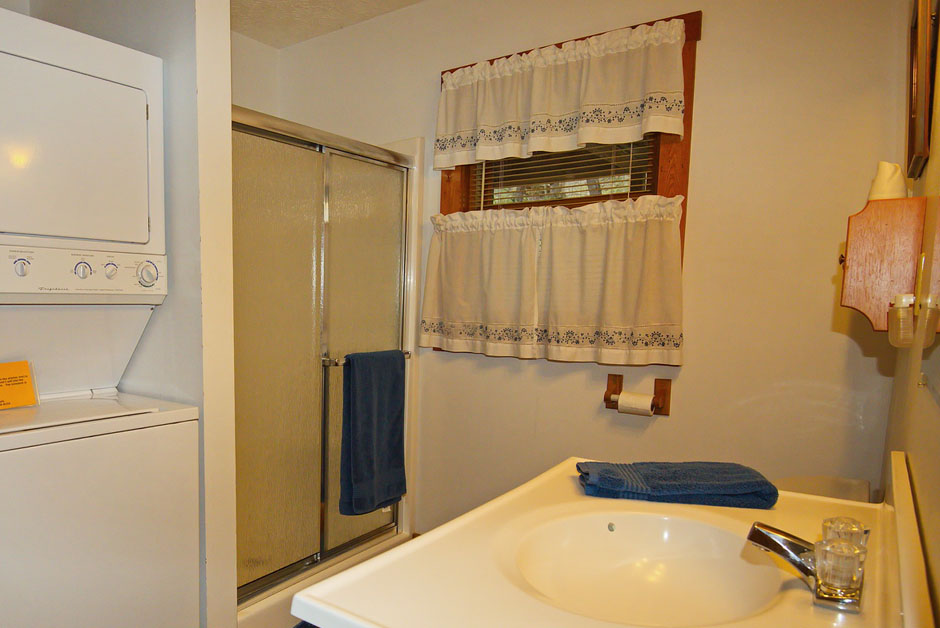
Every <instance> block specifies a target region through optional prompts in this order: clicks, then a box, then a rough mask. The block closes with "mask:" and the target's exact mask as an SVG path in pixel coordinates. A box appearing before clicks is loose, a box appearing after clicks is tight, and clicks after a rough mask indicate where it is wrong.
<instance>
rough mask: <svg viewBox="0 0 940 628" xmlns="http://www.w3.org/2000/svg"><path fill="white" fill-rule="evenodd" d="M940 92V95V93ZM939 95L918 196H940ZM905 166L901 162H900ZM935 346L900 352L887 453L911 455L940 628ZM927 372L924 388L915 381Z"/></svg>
mask: <svg viewBox="0 0 940 628" xmlns="http://www.w3.org/2000/svg"><path fill="white" fill-rule="evenodd" d="M938 93H940V92H938ZM938 116H940V97H938V95H937V93H935V95H934V114H933V119H934V123H933V128H932V130H931V136H932V137H931V138H930V145H931V147H932V148H931V158H930V159H929V160H928V162H927V166H926V168H925V169H924V172H923V174H922V175H921V177H920V178H919V179H917V180H916V181H915V183H914V194H915V195H917V196H937V195H940V123H938V120H940V118H938ZM902 163H903V161H902ZM938 344H940V343H936V342H935V343H934V346H933V347H932V348H930V349H928V350H927V351H926V352H924V354H923V362H921V361H920V360H918V356H916V355H912V354H911V352H912V351H913V349H908V350H902V351H899V352H898V354H899V355H898V370H897V376H896V378H895V384H894V400H893V403H892V408H891V421H890V424H889V426H888V435H887V442H886V446H885V451H891V450H902V451H906V452H907V458H908V466H909V467H910V472H911V483H912V485H913V488H914V501H915V503H916V505H917V516H918V519H919V524H920V530H921V540H922V542H923V546H924V553H925V554H926V561H927V572H928V577H929V581H930V591H931V596H932V598H933V606H934V615H935V617H936V621H937V623H938V624H940V537H938V536H937V534H936V531H937V530H940V462H938V461H940V349H938V348H937V345H938ZM921 373H923V378H924V381H925V382H926V385H924V386H918V385H917V382H918V381H919V379H920V378H921Z"/></svg>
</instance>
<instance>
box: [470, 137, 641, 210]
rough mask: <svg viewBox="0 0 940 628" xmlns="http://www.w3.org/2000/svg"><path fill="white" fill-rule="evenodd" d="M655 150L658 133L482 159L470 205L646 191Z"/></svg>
mask: <svg viewBox="0 0 940 628" xmlns="http://www.w3.org/2000/svg"><path fill="white" fill-rule="evenodd" d="M657 153H658V136H657V137H653V138H647V139H643V140H641V141H639V142H633V143H631V144H610V145H597V144H595V145H590V146H587V147H585V148H581V149H578V150H573V151H568V152H564V153H539V154H536V155H534V156H532V157H530V158H528V159H515V158H510V159H503V160H498V161H489V162H486V163H480V164H477V165H476V166H475V167H474V169H473V172H472V176H471V181H470V207H472V208H474V209H498V208H500V207H503V206H507V205H512V206H520V205H524V204H527V203H528V204H531V203H539V204H545V203H547V202H551V203H557V204H559V205H564V204H565V201H572V203H573V204H578V203H577V200H578V199H596V200H605V199H609V198H626V197H628V196H633V197H635V196H639V195H641V194H650V193H652V192H654V191H655V189H656V182H655V169H656V154H657ZM581 202H582V204H583V202H584V201H583V200H582V201H581ZM592 202H593V201H592Z"/></svg>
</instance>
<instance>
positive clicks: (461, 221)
mask: <svg viewBox="0 0 940 628" xmlns="http://www.w3.org/2000/svg"><path fill="white" fill-rule="evenodd" d="M681 203H682V197H681V196H680V197H675V198H664V197H661V196H644V197H640V198H639V199H636V200H635V201H633V200H627V201H606V202H604V203H597V204H594V205H587V206H585V207H580V208H576V209H568V208H565V207H532V208H527V209H524V210H486V211H475V212H466V213H458V214H450V215H447V216H443V215H437V216H432V218H431V221H432V223H433V225H434V234H433V236H432V239H431V249H430V252H429V254H428V271H427V283H426V286H425V294H424V305H423V310H422V320H421V328H420V335H419V344H420V345H421V346H425V347H440V348H442V349H446V350H448V351H467V352H473V353H483V354H486V355H492V356H515V357H519V358H548V359H551V360H562V361H568V362H599V363H604V364H679V363H681V352H682V344H683V336H682V325H681V310H682V289H681V259H680V255H681V252H680V251H681V247H680V241H679V219H680V218H681V215H682V204H681Z"/></svg>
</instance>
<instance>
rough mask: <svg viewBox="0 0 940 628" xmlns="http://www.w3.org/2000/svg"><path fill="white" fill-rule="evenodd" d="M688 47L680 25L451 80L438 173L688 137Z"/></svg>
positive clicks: (484, 65) (517, 58)
mask: <svg viewBox="0 0 940 628" xmlns="http://www.w3.org/2000/svg"><path fill="white" fill-rule="evenodd" d="M684 43H685V22H684V21H683V20H681V19H676V20H668V21H660V22H656V23H655V24H654V25H653V26H648V25H645V24H644V25H641V26H637V27H634V28H622V29H619V30H614V31H610V32H608V33H604V34H602V35H596V36H594V37H589V38H587V39H583V40H579V41H569V42H566V43H565V44H563V45H562V47H561V48H559V47H557V46H547V47H545V48H539V49H537V50H533V51H531V52H528V53H525V54H522V55H518V54H516V55H512V56H510V57H504V58H502V59H497V60H496V61H493V62H492V63H490V62H486V61H484V62H481V63H477V64H476V65H473V66H471V67H466V68H460V69H458V70H454V71H453V72H446V73H444V74H443V76H442V77H441V98H440V102H439V105H438V117H437V136H436V138H435V142H434V167H435V168H436V169H444V168H452V167H454V166H457V165H462V164H470V163H475V162H478V161H483V160H487V159H503V158H505V157H528V156H530V155H531V154H532V153H533V152H535V151H551V152H558V151H567V150H574V149H576V148H580V147H583V146H584V145H586V144H589V143H597V144H619V143H625V142H635V141H638V140H640V139H642V138H643V135H644V133H649V132H652V131H660V132H663V133H674V134H677V135H680V136H681V135H682V133H683V126H682V116H683V113H684V111H685V101H684V83H683V77H682V45H683V44H684Z"/></svg>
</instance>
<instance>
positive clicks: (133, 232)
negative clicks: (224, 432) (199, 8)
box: [0, 9, 199, 628]
mask: <svg viewBox="0 0 940 628" xmlns="http://www.w3.org/2000/svg"><path fill="white" fill-rule="evenodd" d="M0 93H2V97H0V363H2V362H11V361H19V360H28V361H29V362H30V364H31V366H32V369H33V375H34V378H35V382H36V385H37V389H38V392H39V398H40V403H39V405H38V406H35V407H31V408H16V409H8V410H3V411H0V478H2V480H0V626H3V627H4V628H19V627H36V626H89V627H90V626H94V627H107V626H126V625H133V626H153V627H157V626H159V627H161V628H163V627H171V626H181V627H182V626H187V627H190V626H196V625H198V624H199V485H198V421H197V419H198V411H197V409H196V408H194V407H191V406H186V405H182V404H177V403H172V402H168V401H163V400H159V399H151V398H146V397H140V396H135V395H128V394H124V393H121V392H119V390H118V387H119V383H120V381H121V377H122V375H123V373H124V370H125V368H126V366H127V364H128V362H129V360H130V358H131V356H132V354H133V353H134V350H135V347H136V346H137V342H138V340H139V339H140V337H141V335H142V334H143V331H144V329H145V327H146V325H147V323H148V321H149V319H150V316H151V314H152V312H153V309H154V307H157V306H159V305H160V304H161V303H162V302H163V300H164V298H165V297H166V294H167V285H168V284H167V261H166V255H165V239H164V201H163V113H162V112H163V70H162V62H161V60H160V59H158V58H155V57H152V56H149V55H146V54H143V53H140V52H136V51H133V50H129V49H127V48H123V47H121V46H117V45H115V44H112V43H109V42H105V41H102V40H99V39H95V38H93V37H89V36H87V35H83V34H80V33H76V32H73V31H70V30H67V29H64V28H61V27H58V26H54V25H52V24H48V23H45V22H41V21H39V20H35V19H32V18H29V17H26V16H23V15H20V14H17V13H13V12H10V11H6V10H2V9H0Z"/></svg>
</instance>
